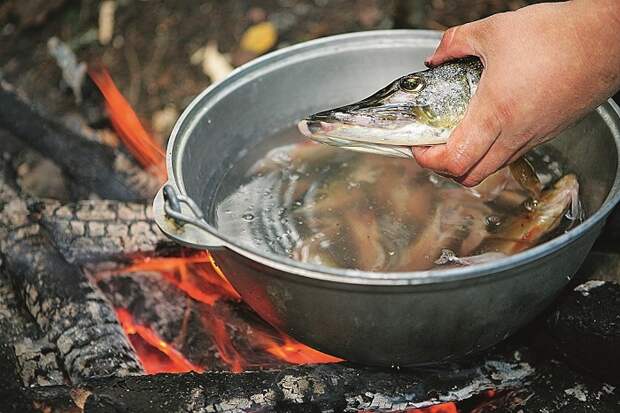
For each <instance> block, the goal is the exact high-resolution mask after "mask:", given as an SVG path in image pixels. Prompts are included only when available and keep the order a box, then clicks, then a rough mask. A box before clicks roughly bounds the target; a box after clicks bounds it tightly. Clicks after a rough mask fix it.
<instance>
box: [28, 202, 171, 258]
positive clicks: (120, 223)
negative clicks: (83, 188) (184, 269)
mask: <svg viewBox="0 0 620 413" xmlns="http://www.w3.org/2000/svg"><path fill="white" fill-rule="evenodd" d="M39 206H41V207H42V208H39V211H37V214H36V218H37V220H38V222H39V223H40V224H41V225H42V226H43V227H44V228H45V229H46V230H47V233H48V235H49V237H50V238H51V240H52V241H53V242H54V245H55V246H56V249H58V251H60V253H61V254H62V255H63V256H64V257H65V259H66V260H67V261H68V262H70V263H76V264H87V263H96V262H101V261H105V260H115V261H122V260H125V259H127V258H128V257H129V256H131V255H135V254H140V255H149V254H154V253H155V252H156V251H161V250H163V249H168V248H171V249H172V248H174V249H178V246H177V245H176V244H173V243H172V242H171V241H170V240H169V239H168V238H166V237H164V235H163V234H162V232H161V231H160V230H159V228H157V225H156V224H155V221H154V220H153V214H152V210H151V207H150V205H146V204H140V203H125V202H118V201H80V202H77V203H74V204H68V205H63V204H60V203H58V202H52V201H48V202H46V203H45V204H39Z"/></svg>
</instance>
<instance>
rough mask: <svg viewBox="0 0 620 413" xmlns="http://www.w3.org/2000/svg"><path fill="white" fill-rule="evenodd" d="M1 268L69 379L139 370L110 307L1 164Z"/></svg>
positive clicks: (73, 380)
mask: <svg viewBox="0 0 620 413" xmlns="http://www.w3.org/2000/svg"><path fill="white" fill-rule="evenodd" d="M0 166H2V167H0V172H5V173H0V205H2V208H1V209H0V251H1V253H2V258H3V266H4V270H5V271H6V274H7V275H8V276H9V277H10V279H11V281H12V283H13V285H14V287H15V290H16V292H18V294H19V295H20V298H21V299H22V300H23V302H24V304H25V306H26V308H27V309H28V312H29V313H30V314H31V315H32V317H33V318H34V320H35V322H36V324H37V325H38V326H39V328H40V329H41V330H42V331H43V332H44V333H45V336H46V338H47V340H49V342H50V343H53V344H54V345H55V346H56V347H57V348H58V351H59V355H60V358H61V359H62V362H63V367H64V370H65V371H66V373H67V374H68V376H69V377H70V379H71V381H72V382H73V383H79V382H81V381H82V380H84V379H86V378H89V377H98V376H109V375H121V376H122V375H128V374H141V373H143V369H142V366H141V364H140V362H139V361H138V359H137V356H136V355H135V352H134V351H133V348H132V347H131V344H130V343H129V341H128V340H127V338H126V337H125V335H124V333H123V330H122V328H121V326H120V325H119V324H118V321H117V319H116V316H115V313H114V310H113V309H112V307H111V306H110V305H109V303H108V301H107V300H106V299H105V297H104V296H103V295H102V294H101V292H100V291H99V290H98V289H96V288H94V287H93V286H92V285H91V283H90V282H89V280H88V278H87V277H86V275H85V274H84V273H83V272H82V271H81V270H80V269H79V268H78V267H77V266H75V265H72V264H70V263H68V262H67V261H66V260H65V259H64V258H63V257H62V256H61V255H60V253H59V252H58V251H57V250H56V249H55V248H54V246H53V245H52V243H51V241H50V240H49V238H48V237H47V235H46V234H45V232H44V231H43V229H42V228H41V226H39V225H38V224H37V223H33V222H31V221H30V219H29V213H28V208H27V204H26V202H25V201H24V200H23V199H22V198H21V197H20V194H19V193H18V191H17V190H16V189H15V188H14V187H12V186H11V182H10V179H8V178H7V175H8V173H6V172H7V168H6V167H5V166H3V165H0Z"/></svg>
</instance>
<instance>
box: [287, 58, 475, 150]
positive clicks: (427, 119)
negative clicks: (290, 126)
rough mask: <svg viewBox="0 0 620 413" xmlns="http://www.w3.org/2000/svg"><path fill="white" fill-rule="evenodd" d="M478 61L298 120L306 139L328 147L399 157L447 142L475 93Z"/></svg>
mask: <svg viewBox="0 0 620 413" xmlns="http://www.w3.org/2000/svg"><path fill="white" fill-rule="evenodd" d="M482 70H483V67H482V63H481V62H480V60H479V59H478V58H474V57H472V58H465V59H459V60H454V61H451V62H448V63H445V64H443V65H440V66H437V67H435V68H432V69H427V70H424V71H420V72H415V73H411V74H408V75H406V76H403V77H401V78H399V79H396V80H395V81H393V82H392V83H390V84H389V85H387V86H386V87H384V88H383V89H381V90H379V91H378V92H376V93H374V94H373V95H372V96H369V97H367V98H366V99H363V100H361V101H359V102H356V103H353V104H350V105H346V106H342V107H339V108H335V109H331V110H327V111H323V112H319V113H315V114H314V115H312V116H309V117H308V118H306V119H304V120H302V121H301V122H299V124H298V127H299V130H300V131H301V133H303V134H304V135H305V136H307V137H309V138H311V139H313V140H315V141H318V142H321V143H325V144H329V145H333V146H338V147H341V148H344V149H349V150H355V151H360V152H367V153H376V154H381V155H386V156H394V157H401V158H411V157H413V155H412V152H411V147H412V146H420V145H423V146H427V145H436V144H442V143H446V142H447V140H448V137H449V136H450V133H451V132H452V130H453V129H454V128H455V127H456V125H457V124H458V123H459V122H460V120H461V119H462V118H463V116H464V115H465V111H466V110H467V106H468V104H469V101H470V99H471V97H472V96H473V95H474V93H475V92H476V88H477V86H478V83H479V82H480V76H481V74H482Z"/></svg>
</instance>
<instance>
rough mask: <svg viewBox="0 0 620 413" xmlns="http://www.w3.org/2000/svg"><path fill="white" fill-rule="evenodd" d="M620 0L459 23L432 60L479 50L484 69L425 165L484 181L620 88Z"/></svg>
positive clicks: (424, 151) (422, 159)
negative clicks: (455, 122)
mask: <svg viewBox="0 0 620 413" xmlns="http://www.w3.org/2000/svg"><path fill="white" fill-rule="evenodd" d="M618 33H620V2H618V1H617V0H574V1H571V2H563V3H546V4H539V5H533V6H528V7H525V8H522V9H520V10H517V11H514V12H508V13H501V14H496V15H493V16H491V17H489V18H486V19H483V20H479V21H476V22H473V23H468V24H465V25H462V26H457V27H453V28H451V29H449V30H448V31H446V32H445V33H444V35H443V38H442V40H441V43H440V45H439V46H438V48H437V50H436V51H435V53H434V54H433V55H432V56H431V57H430V58H428V59H427V62H426V64H427V65H428V66H431V67H432V66H436V65H438V64H441V63H443V62H445V61H449V60H452V59H455V58H459V57H465V56H478V57H479V58H480V59H481V61H482V63H483V64H484V68H485V69H484V72H483V74H482V78H481V80H480V84H479V86H478V89H477V91H476V93H475V95H474V96H473V97H472V99H471V101H470V103H469V107H468V110H467V113H466V114H465V117H464V118H463V119H462V121H461V122H460V123H459V125H458V126H457V127H456V128H455V129H454V131H453V132H452V135H451V136H450V139H449V140H448V143H446V144H445V145H437V146H432V147H417V148H413V153H414V156H415V158H416V160H417V162H418V163H419V164H420V165H421V166H422V167H425V168H429V169H432V170H435V171H437V172H439V173H441V174H444V175H449V176H452V177H454V179H455V180H457V181H458V182H460V183H462V184H463V185H466V186H474V185H476V184H478V183H479V182H480V181H482V180H483V179H484V178H486V177H487V176H489V175H490V174H492V173H493V172H495V171H497V170H498V169H500V168H502V167H504V166H506V165H508V164H510V163H511V162H512V161H514V160H516V159H517V158H519V157H520V156H522V155H523V154H524V153H526V152H527V151H528V150H530V149H531V148H533V147H534V146H537V145H539V144H541V143H543V142H545V141H547V140H549V139H551V138H553V137H555V136H557V134H558V133H559V132H561V131H562V130H563V129H565V128H566V127H568V126H570V125H571V124H572V123H574V122H575V121H577V120H578V119H579V118H581V117H582V116H584V115H585V114H587V113H588V112H589V111H590V110H592V109H593V108H595V107H596V106H598V105H600V104H601V103H603V102H604V101H605V99H607V98H608V97H609V96H611V95H613V93H614V92H615V91H616V90H618V89H619V88H620V40H619V39H620V38H619V37H618Z"/></svg>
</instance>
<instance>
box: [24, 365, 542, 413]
mask: <svg viewBox="0 0 620 413" xmlns="http://www.w3.org/2000/svg"><path fill="white" fill-rule="evenodd" d="M451 367H452V368H446V369H442V370H437V371H430V370H429V371H426V372H396V371H380V370H374V369H361V368H353V367H350V366H346V365H342V364H327V365H321V366H296V367H289V368H286V369H283V370H278V371H251V372H244V373H239V374H234V373H222V372H219V373H215V372H211V373H204V374H196V373H187V374H158V375H152V376H138V377H135V376H134V377H126V378H122V379H97V380H89V381H87V382H85V383H83V384H82V385H81V386H80V387H79V388H71V387H66V386H57V387H54V388H47V389H45V391H40V390H39V389H37V388H34V389H28V390H27V391H26V393H27V397H28V398H30V399H31V400H33V401H35V402H36V403H37V404H38V405H40V406H50V407H57V406H58V403H59V402H58V401H59V400H60V401H66V400H71V395H73V397H74V399H73V400H76V399H77V400H78V402H79V403H80V404H81V406H83V408H84V410H85V411H91V410H89V409H92V411H112V410H113V408H116V409H118V410H120V411H143V410H145V409H147V408H148V410H149V411H150V412H153V413H154V412H169V411H205V412H239V413H241V412H249V411H282V412H284V411H286V412H290V411H316V412H328V411H330V412H333V411H351V412H357V411H369V410H370V411H383V412H396V411H403V410H405V409H408V408H416V407H424V406H429V405H435V404H439V403H444V402H449V401H456V400H461V399H465V398H468V397H471V396H472V395H473V394H476V393H479V392H482V391H485V390H487V389H506V388H515V387H518V386H521V385H523V383H524V382H525V381H526V380H527V379H528V377H529V376H530V375H531V374H532V373H533V370H532V368H531V367H530V366H528V365H527V364H526V363H520V362H516V361H515V360H514V359H512V358H511V357H510V358H508V359H502V358H497V359H496V358H490V359H487V360H480V359H476V360H475V361H473V362H472V363H471V364H469V363H468V364H463V365H460V366H451ZM78 394H79V395H80V396H81V397H80V398H79V399H78V398H77V397H76V395H78ZM65 407H66V406H65ZM96 408H99V409H103V410H95V409H96ZM106 409H107V410H106Z"/></svg>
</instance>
